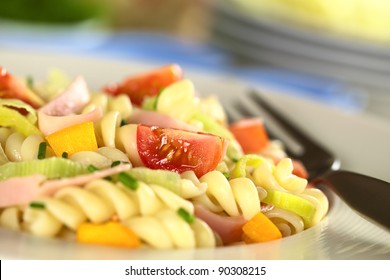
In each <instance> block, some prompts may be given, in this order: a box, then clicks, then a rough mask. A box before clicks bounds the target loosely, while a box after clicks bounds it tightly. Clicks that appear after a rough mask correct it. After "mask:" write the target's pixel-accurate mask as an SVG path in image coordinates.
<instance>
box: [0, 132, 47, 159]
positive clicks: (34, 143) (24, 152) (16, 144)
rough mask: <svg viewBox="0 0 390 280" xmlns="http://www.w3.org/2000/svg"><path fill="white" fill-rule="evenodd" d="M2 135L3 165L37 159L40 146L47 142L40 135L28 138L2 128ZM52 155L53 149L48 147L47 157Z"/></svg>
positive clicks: (0, 151)
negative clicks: (9, 162)
mask: <svg viewBox="0 0 390 280" xmlns="http://www.w3.org/2000/svg"><path fill="white" fill-rule="evenodd" d="M0 134H1V136H0V137H1V146H2V148H1V150H0V153H1V155H0V158H1V159H2V160H1V161H3V163H5V162H6V161H13V162H16V161H27V160H33V159H37V158H38V151H39V145H40V144H41V143H42V142H45V140H44V138H43V136H42V135H40V134H32V135H30V136H27V137H26V136H23V135H22V134H21V133H19V132H16V131H14V130H13V129H11V128H5V127H2V128H1V131H0ZM52 155H53V153H52V151H51V149H50V148H49V147H47V148H46V153H45V157H49V156H52Z"/></svg>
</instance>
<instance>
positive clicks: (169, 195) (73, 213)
mask: <svg viewBox="0 0 390 280" xmlns="http://www.w3.org/2000/svg"><path fill="white" fill-rule="evenodd" d="M36 202H37V203H38V204H40V205H42V207H40V208H34V207H31V206H26V207H24V209H23V210H22V211H23V216H22V219H21V221H20V222H18V223H21V225H19V226H18V225H15V223H16V221H17V219H16V218H15V217H16V216H15V215H16V214H15V210H12V209H14V208H7V209H5V210H4V211H3V212H2V214H1V220H2V224H4V225H5V226H7V227H10V228H15V229H23V228H26V229H27V230H28V231H30V232H32V233H33V234H35V235H40V236H55V235H57V234H59V233H60V230H61V229H62V226H65V227H67V228H69V229H72V230H74V231H75V230H76V229H77V227H78V226H79V225H80V224H82V223H83V222H86V221H89V222H93V223H102V222H105V221H108V220H110V219H112V218H113V217H116V218H117V219H119V220H121V221H124V220H126V219H129V218H131V217H135V216H149V215H156V214H157V213H158V212H160V211H161V210H162V209H171V210H172V211H177V210H178V209H180V208H182V209H185V210H186V211H187V212H188V213H190V214H193V213H194V207H193V204H192V203H191V202H190V201H188V200H186V199H184V198H182V197H180V196H178V195H177V194H175V193H173V192H171V191H169V190H167V189H166V188H163V187H161V186H158V185H147V184H145V183H143V182H140V181H138V187H137V189H136V190H132V189H128V188H127V187H126V186H125V185H123V184H122V183H120V182H117V183H113V182H110V181H107V180H104V179H98V180H94V181H92V182H90V183H88V184H86V185H85V187H84V188H80V187H76V186H69V187H66V188H63V189H61V190H59V191H58V192H56V194H55V195H54V196H53V197H41V198H38V199H37V200H36ZM11 214H12V216H10V215H11ZM11 217H13V218H11ZM3 220H4V221H3ZM50 224H52V225H50Z"/></svg>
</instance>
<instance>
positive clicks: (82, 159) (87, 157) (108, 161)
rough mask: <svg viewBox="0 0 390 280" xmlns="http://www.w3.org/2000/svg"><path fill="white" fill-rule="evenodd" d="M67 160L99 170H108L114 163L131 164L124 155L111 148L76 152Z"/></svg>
mask: <svg viewBox="0 0 390 280" xmlns="http://www.w3.org/2000/svg"><path fill="white" fill-rule="evenodd" d="M69 159H71V160H73V161H75V162H79V163H82V164H83V165H86V166H88V165H93V166H95V167H97V168H99V169H100V168H109V167H110V166H111V165H112V164H113V163H114V162H121V163H127V164H131V162H130V160H129V158H128V157H127V156H126V154H125V153H123V152H122V151H120V150H118V149H116V148H113V147H101V148H99V149H97V150H96V151H82V152H77V153H75V154H73V155H72V156H71V157H70V158H69Z"/></svg>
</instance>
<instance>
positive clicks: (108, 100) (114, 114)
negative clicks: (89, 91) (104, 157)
mask: <svg viewBox="0 0 390 280" xmlns="http://www.w3.org/2000/svg"><path fill="white" fill-rule="evenodd" d="M96 108H100V109H101V110H102V111H103V118H102V119H100V120H99V121H97V122H96V123H95V132H96V140H97V142H98V145H99V147H103V146H106V147H116V146H117V144H116V142H117V141H116V134H117V133H116V132H117V130H118V128H119V127H120V125H121V122H122V120H125V119H126V118H128V117H129V116H130V115H131V114H132V112H133V107H132V105H131V102H130V99H129V97H128V96H127V95H123V94H122V95H118V96H116V97H112V96H108V95H105V94H95V95H93V96H92V97H91V101H90V102H89V104H88V105H87V106H85V108H84V110H83V113H87V112H90V111H93V110H95V109H96Z"/></svg>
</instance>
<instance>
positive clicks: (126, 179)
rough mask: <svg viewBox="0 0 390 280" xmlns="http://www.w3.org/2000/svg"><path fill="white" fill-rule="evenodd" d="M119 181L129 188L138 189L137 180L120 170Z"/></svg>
mask: <svg viewBox="0 0 390 280" xmlns="http://www.w3.org/2000/svg"><path fill="white" fill-rule="evenodd" d="M118 180H119V182H121V183H122V184H123V185H125V186H126V187H128V188H129V189H131V190H133V191H135V190H137V189H138V181H137V180H136V179H135V178H134V177H132V176H130V175H129V174H127V173H125V172H120V173H119V176H118Z"/></svg>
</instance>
